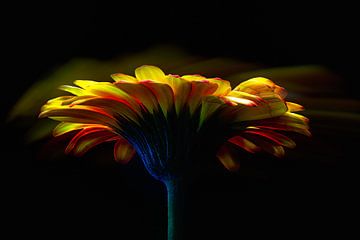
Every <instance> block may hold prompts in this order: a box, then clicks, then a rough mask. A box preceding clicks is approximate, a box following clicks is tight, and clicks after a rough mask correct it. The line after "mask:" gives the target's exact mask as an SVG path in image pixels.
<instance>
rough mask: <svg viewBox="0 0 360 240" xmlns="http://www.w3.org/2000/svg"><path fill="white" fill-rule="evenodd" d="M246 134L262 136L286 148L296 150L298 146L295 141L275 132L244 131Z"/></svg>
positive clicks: (261, 130)
mask: <svg viewBox="0 0 360 240" xmlns="http://www.w3.org/2000/svg"><path fill="white" fill-rule="evenodd" d="M244 133H248V134H255V135H259V136H262V137H264V138H267V139H269V140H271V141H273V142H274V143H276V144H279V145H282V146H284V147H288V148H294V147H295V146H296V144H295V142H294V141H293V140H291V139H290V138H288V137H286V136H284V135H283V134H280V133H277V132H274V131H270V130H264V129H247V130H245V131H244Z"/></svg>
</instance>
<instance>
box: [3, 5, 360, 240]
mask: <svg viewBox="0 0 360 240" xmlns="http://www.w3.org/2000/svg"><path fill="white" fill-rule="evenodd" d="M9 12H10V14H9V15H6V17H5V16H4V17H3V18H4V20H3V25H4V27H3V29H4V33H5V34H4V35H3V37H2V38H3V39H4V40H5V43H3V47H4V51H3V52H5V53H6V54H5V55H4V56H3V58H4V59H5V62H6V63H10V67H8V68H6V69H5V72H7V71H6V70H8V72H9V75H8V76H6V79H3V81H2V82H3V84H5V87H4V89H9V90H5V91H4V92H3V93H2V100H1V101H2V103H1V104H2V108H3V109H5V111H3V112H2V115H3V116H6V113H7V111H8V110H9V109H10V108H11V106H12V105H13V104H14V103H15V102H16V100H17V99H18V98H19V97H20V96H21V95H22V93H23V92H24V91H25V90H26V89H27V88H28V87H29V86H31V84H32V83H34V82H35V81H36V80H38V79H39V78H41V77H43V76H45V75H46V74H48V73H49V72H51V71H52V70H53V69H55V68H56V67H58V66H61V65H62V64H64V63H65V62H66V61H67V60H69V59H71V58H74V57H79V56H80V57H91V58H98V59H110V58H111V57H114V56H118V55H122V54H127V53H132V52H137V51H141V50H143V49H146V48H148V47H151V46H154V45H158V44H163V43H165V44H167V43H171V44H175V45H177V46H179V47H181V48H183V49H185V50H186V51H188V52H189V53H192V54H196V55H201V56H204V57H218V56H225V57H232V58H235V59H241V60H244V61H255V62H260V63H263V64H266V65H268V66H283V65H300V64H320V65H323V66H326V67H328V68H329V69H331V70H333V71H334V72H336V73H338V74H340V75H341V76H343V79H344V81H345V82H346V85H347V89H346V94H347V95H348V96H349V97H352V98H357V97H358V96H357V92H356V89H355V86H356V81H357V79H356V71H357V69H356V68H357V63H356V60H354V57H355V56H356V53H355V52H356V39H355V34H354V33H355V31H356V27H357V25H356V14H355V11H354V7H352V6H349V5H347V4H345V3H326V4H321V3H317V4H315V3H314V2H310V3H307V2H302V1H298V2H291V3H281V4H280V3H278V4H275V3H270V1H268V2H267V3H256V2H254V3H244V2H239V3H238V4H231V5H230V4H228V3H226V2H224V1H221V2H218V3H204V4H198V5H194V3H186V4H185V3H181V4H180V3H174V4H171V5H170V2H168V3H167V4H154V3H149V2H146V3H143V2H140V1H136V2H135V1H134V2H122V1H118V2H117V3H106V2H95V1H77V2H66V1H51V2H48V3H33V2H31V3H21V4H20V3H19V5H17V3H14V4H13V6H11V8H10V11H9ZM3 104H4V105H3ZM317 131H319V132H320V130H319V129H313V133H314V134H316V133H317ZM2 132H3V135H4V139H5V143H6V144H4V145H3V146H5V149H4V154H3V155H4V156H7V157H6V160H4V163H5V164H4V166H5V168H3V169H4V170H3V171H4V174H3V176H4V181H3V183H5V190H6V191H5V194H4V195H5V196H6V197H5V200H7V201H6V203H4V204H3V206H4V207H5V209H6V213H7V214H5V218H6V222H7V223H8V226H9V228H8V229H11V230H10V231H11V232H12V234H21V233H25V234H27V235H28V236H44V237H46V238H50V239H51V238H52V237H53V236H57V235H59V234H61V235H65V236H67V237H70V236H74V235H73V234H80V236H82V235H84V234H90V235H92V234H96V233H100V234H101V235H100V236H102V235H106V234H110V233H111V234H116V235H117V236H116V237H117V238H120V239H143V238H145V237H146V238H147V239H165V236H166V201H165V191H164V189H163V188H162V186H161V185H160V184H159V183H158V182H156V181H154V180H152V179H151V178H150V177H149V176H147V174H146V172H145V171H144V169H143V168H142V167H141V164H140V163H139V162H138V161H134V162H133V163H130V165H129V166H118V165H115V164H114V165H111V166H110V167H98V166H97V164H98V163H94V162H91V161H90V159H91V157H92V156H93V155H96V154H100V153H103V152H100V153H89V155H88V157H86V160H89V161H84V160H81V161H79V160H76V159H75V158H71V157H67V158H66V160H64V162H63V163H59V162H39V161H37V160H36V148H32V147H29V146H26V145H25V144H24V143H23V139H22V130H21V129H15V128H11V124H10V125H9V126H8V125H5V128H4V129H3V131H2ZM326 136H327V135H326V134H322V135H321V137H319V138H314V139H315V140H314V141H313V142H311V143H306V141H304V142H303V143H302V144H303V145H300V146H299V148H298V149H299V150H298V151H312V150H313V149H314V148H316V147H317V146H318V145H321V146H322V147H323V148H326V146H327V143H328V142H332V141H333V140H332V139H331V138H330V139H329V138H327V137H326ZM341 137H342V138H345V139H344V141H346V138H347V137H349V143H348V144H349V145H347V146H346V147H345V146H344V147H340V148H339V149H342V151H341V152H339V154H337V155H335V156H327V155H326V149H325V150H323V153H325V157H324V155H321V151H318V152H316V153H314V156H313V159H306V160H304V161H293V162H290V161H288V162H284V161H282V162H279V161H278V160H276V159H272V158H270V160H269V161H262V160H261V159H262V158H264V157H262V156H260V157H259V161H258V163H249V165H248V166H247V170H244V171H243V172H241V173H240V174H229V173H227V172H226V171H224V170H215V169H217V167H219V169H221V166H220V165H216V163H214V164H213V165H214V166H210V169H211V170H210V172H211V171H212V173H206V171H204V172H205V173H203V174H204V175H203V176H202V177H200V176H196V177H195V179H194V182H193V184H192V185H191V188H190V190H189V193H191V194H189V196H190V197H189V203H188V215H189V217H188V220H187V224H186V226H187V229H188V234H189V236H191V237H189V238H188V239H196V238H197V237H199V238H200V239H207V238H210V237H212V236H215V235H216V236H218V237H216V238H219V239H239V238H241V237H242V234H245V233H250V234H254V235H256V234H259V233H262V234H271V235H274V236H286V237H290V238H292V237H293V236H298V235H304V236H309V235H310V234H311V235H314V234H315V235H317V236H324V235H332V234H335V233H342V232H344V231H345V229H348V228H351V225H350V224H349V223H348V222H347V221H343V220H344V218H346V214H347V213H351V212H352V211H353V209H352V205H351V203H352V202H353V201H354V200H353V199H352V196H353V195H352V191H353V190H352V187H353V185H354V182H352V181H350V180H347V178H346V177H347V176H348V175H351V174H350V173H349V170H350V169H351V167H352V161H353V157H352V156H351V155H352V153H353V152H355V151H354V150H353V149H354V148H355V147H356V146H357V145H356V137H355V136H341ZM109 149H111V148H109ZM107 150H108V149H107ZM350 150H351V151H350ZM110 151H111V150H110ZM104 152H105V151H104ZM91 154H93V155H91ZM292 154H296V151H293V152H292ZM309 155H310V154H309ZM109 157H111V156H110V155H109ZM290 158H291V154H290ZM317 158H320V159H324V158H327V159H326V160H324V161H316V159H317ZM312 160H315V161H312ZM245 168H246V164H245ZM254 169H256V170H254Z"/></svg>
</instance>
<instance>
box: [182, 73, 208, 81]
mask: <svg viewBox="0 0 360 240" xmlns="http://www.w3.org/2000/svg"><path fill="white" fill-rule="evenodd" d="M181 78H182V79H185V80H186V81H190V82H191V81H201V80H205V79H206V77H204V76H201V75H199V74H193V75H184V76H181Z"/></svg>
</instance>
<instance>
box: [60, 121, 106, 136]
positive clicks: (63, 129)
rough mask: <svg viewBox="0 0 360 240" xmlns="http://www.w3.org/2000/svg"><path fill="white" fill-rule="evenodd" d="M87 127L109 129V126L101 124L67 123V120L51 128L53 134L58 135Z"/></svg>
mask: <svg viewBox="0 0 360 240" xmlns="http://www.w3.org/2000/svg"><path fill="white" fill-rule="evenodd" d="M84 128H86V129H89V128H96V129H99V128H103V129H108V130H111V128H109V127H107V126H104V125H101V124H84V123H68V122H61V123H59V124H58V125H57V126H56V127H55V128H54V130H53V136H54V137H58V136H60V135H63V134H66V133H68V132H71V131H76V130H80V129H84Z"/></svg>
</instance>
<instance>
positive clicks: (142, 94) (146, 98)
mask: <svg viewBox="0 0 360 240" xmlns="http://www.w3.org/2000/svg"><path fill="white" fill-rule="evenodd" d="M115 84H116V86H117V87H118V88H120V89H122V90H123V91H125V92H126V93H127V94H129V95H131V96H132V97H133V98H135V99H136V100H137V101H138V102H139V104H141V105H143V106H144V107H145V108H146V110H147V111H149V112H150V113H153V112H154V111H157V110H158V102H157V99H156V97H155V95H154V94H153V92H152V91H151V90H150V89H148V88H147V87H146V86H144V85H143V84H140V83H115Z"/></svg>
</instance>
